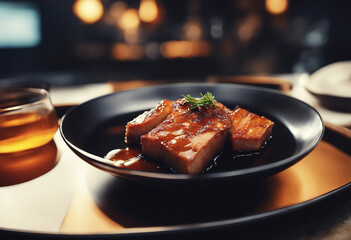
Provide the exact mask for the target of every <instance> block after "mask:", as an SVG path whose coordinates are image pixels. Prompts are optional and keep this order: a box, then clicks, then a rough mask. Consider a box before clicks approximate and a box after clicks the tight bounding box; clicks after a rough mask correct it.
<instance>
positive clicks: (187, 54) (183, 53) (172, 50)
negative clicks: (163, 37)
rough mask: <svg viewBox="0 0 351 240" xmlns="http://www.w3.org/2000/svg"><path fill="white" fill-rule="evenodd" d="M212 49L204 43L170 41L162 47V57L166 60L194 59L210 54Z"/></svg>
mask: <svg viewBox="0 0 351 240" xmlns="http://www.w3.org/2000/svg"><path fill="white" fill-rule="evenodd" d="M210 51H211V47H210V45H209V43H207V42H204V41H198V42H193V41H169V42H165V43H163V44H162V45H161V49H160V52H161V55H162V56H163V57H165V58H194V57H204V56H207V55H209V54H210Z"/></svg>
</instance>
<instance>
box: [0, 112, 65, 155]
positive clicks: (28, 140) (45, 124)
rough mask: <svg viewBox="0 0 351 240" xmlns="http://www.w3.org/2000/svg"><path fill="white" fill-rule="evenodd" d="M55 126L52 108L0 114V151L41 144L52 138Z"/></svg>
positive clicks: (15, 150) (55, 121)
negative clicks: (40, 110)
mask: <svg viewBox="0 0 351 240" xmlns="http://www.w3.org/2000/svg"><path fill="white" fill-rule="evenodd" d="M57 127H58V120H57V116H56V113H55V111H54V110H50V111H49V110H46V111H42V112H22V113H14V114H9V115H4V116H1V114H0V153H11V152H18V151H23V150H27V149H31V148H35V147H39V146H42V145H44V144H46V143H48V142H49V141H50V140H51V139H52V138H53V136H54V134H55V132H56V130H57Z"/></svg>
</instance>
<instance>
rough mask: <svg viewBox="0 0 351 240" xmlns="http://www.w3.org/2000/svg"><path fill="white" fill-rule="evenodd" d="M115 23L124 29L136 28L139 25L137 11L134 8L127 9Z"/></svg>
mask: <svg viewBox="0 0 351 240" xmlns="http://www.w3.org/2000/svg"><path fill="white" fill-rule="evenodd" d="M117 24H118V26H119V27H120V28H121V29H122V30H124V31H131V30H136V29H137V28H138V27H139V25H140V20H139V16H138V11H137V10H135V9H128V10H127V11H125V12H124V13H123V14H122V16H121V17H120V18H119V20H118V22H117Z"/></svg>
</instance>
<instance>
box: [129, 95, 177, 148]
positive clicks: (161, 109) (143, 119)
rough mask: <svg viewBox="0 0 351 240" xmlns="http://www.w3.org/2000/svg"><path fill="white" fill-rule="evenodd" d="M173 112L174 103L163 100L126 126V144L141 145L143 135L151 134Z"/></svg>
mask: <svg viewBox="0 0 351 240" xmlns="http://www.w3.org/2000/svg"><path fill="white" fill-rule="evenodd" d="M172 111H173V102H172V101H170V100H167V99H165V100H162V101H161V102H159V103H158V104H157V106H156V107H155V108H153V109H151V110H150V111H145V112H144V113H142V114H140V115H139V116H138V117H136V118H134V119H133V120H132V121H130V122H128V123H127V125H126V133H125V142H126V144H132V145H140V138H141V136H142V135H144V134H146V133H148V132H150V131H151V130H152V129H154V128H155V127H156V126H157V125H158V124H160V123H161V122H162V121H163V120H165V119H166V117H167V116H168V115H169V114H170V113H171V112H172Z"/></svg>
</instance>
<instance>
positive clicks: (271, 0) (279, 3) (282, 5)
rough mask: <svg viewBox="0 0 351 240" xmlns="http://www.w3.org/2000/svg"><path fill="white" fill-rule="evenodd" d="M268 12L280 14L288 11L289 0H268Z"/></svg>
mask: <svg viewBox="0 0 351 240" xmlns="http://www.w3.org/2000/svg"><path fill="white" fill-rule="evenodd" d="M265 5H266V10H267V12H269V13H271V14H274V15H280V14H283V13H285V12H286V10H287V9H288V6H289V0H266V4H265Z"/></svg>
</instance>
